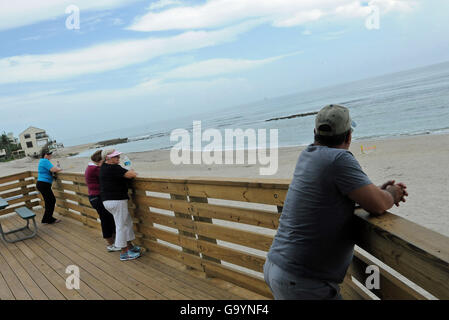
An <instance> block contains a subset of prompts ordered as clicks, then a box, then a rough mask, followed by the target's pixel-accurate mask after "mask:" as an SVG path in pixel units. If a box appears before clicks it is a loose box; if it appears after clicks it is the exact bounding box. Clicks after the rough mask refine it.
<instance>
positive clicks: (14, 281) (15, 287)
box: [0, 255, 31, 300]
mask: <svg viewBox="0 0 449 320" xmlns="http://www.w3.org/2000/svg"><path fill="white" fill-rule="evenodd" d="M0 266H1V267H2V268H1V269H0V274H1V275H2V276H3V279H4V280H5V282H6V283H7V286H8V288H9V290H11V293H12V294H13V295H14V298H15V299H17V300H31V297H30V295H29V294H28V292H27V291H26V289H25V288H24V287H23V284H22V283H21V282H20V280H19V278H17V276H16V274H15V273H14V271H13V270H12V269H11V267H10V266H9V264H8V263H7V262H6V260H5V258H3V256H2V255H0Z"/></svg>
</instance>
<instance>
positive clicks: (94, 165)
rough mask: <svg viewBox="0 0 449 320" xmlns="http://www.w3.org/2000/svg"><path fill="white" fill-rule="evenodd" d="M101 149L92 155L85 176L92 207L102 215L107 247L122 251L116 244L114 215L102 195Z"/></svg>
mask: <svg viewBox="0 0 449 320" xmlns="http://www.w3.org/2000/svg"><path fill="white" fill-rule="evenodd" d="M101 151H102V150H98V151H96V152H95V153H94V154H93V155H92V156H91V157H90V159H91V160H92V162H91V163H89V164H88V166H87V168H86V171H85V172H84V177H85V179H86V184H87V189H88V193H89V202H90V204H91V205H92V207H93V208H94V209H95V210H97V212H98V216H99V217H100V221H101V231H102V233H103V238H104V239H106V242H107V243H108V245H107V246H106V249H107V250H108V251H110V252H111V251H120V248H117V247H116V246H114V235H115V223H114V217H113V216H112V214H111V213H110V212H109V211H108V210H106V208H105V207H104V205H103V202H102V201H101V197H100V167H101V165H102V164H103V159H102V158H101Z"/></svg>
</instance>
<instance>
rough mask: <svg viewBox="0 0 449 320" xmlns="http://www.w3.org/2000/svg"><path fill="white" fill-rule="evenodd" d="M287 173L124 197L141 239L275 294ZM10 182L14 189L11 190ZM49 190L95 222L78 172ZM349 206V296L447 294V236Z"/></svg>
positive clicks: (151, 183)
mask: <svg viewBox="0 0 449 320" xmlns="http://www.w3.org/2000/svg"><path fill="white" fill-rule="evenodd" d="M36 176H37V173H36V172H28V173H21V174H18V175H11V176H8V177H3V178H0V192H3V193H7V194H14V195H17V194H18V192H17V189H18V188H21V189H20V190H24V192H26V195H24V200H27V201H28V202H30V201H33V200H32V199H30V198H26V197H32V196H33V195H31V196H30V195H29V194H30V192H32V191H33V186H31V188H30V187H29V185H28V181H26V180H25V179H30V178H29V177H34V178H35V177H36ZM15 181H18V182H15ZM30 181H31V180H30ZM5 182H9V183H8V185H5V184H4V183H5ZM289 182H290V180H286V179H270V180H268V179H264V180H261V179H228V178H202V177H182V178H167V179H163V178H141V177H139V178H136V179H135V180H134V181H133V182H132V183H131V184H130V187H131V189H130V198H131V200H130V201H129V204H130V205H129V206H130V213H131V215H132V216H133V219H134V222H135V230H136V236H137V238H138V239H137V241H138V243H139V244H141V245H143V246H145V247H147V248H148V249H149V250H150V251H151V250H152V251H154V252H158V253H160V254H162V255H165V256H167V257H169V258H172V259H175V260H178V261H179V262H182V263H183V264H184V265H186V266H187V267H189V268H193V269H197V270H200V271H202V272H204V273H205V275H206V276H210V277H218V278H221V279H224V280H227V281H229V282H232V283H234V284H237V285H239V286H242V287H244V288H246V289H249V290H251V291H254V292H257V293H259V294H262V295H264V296H267V297H272V295H271V292H270V290H269V289H268V287H267V285H266V284H265V282H264V281H263V278H262V271H263V264H264V262H265V257H266V252H267V251H268V249H269V247H270V245H271V241H272V239H273V236H274V233H275V231H276V229H277V227H278V220H279V217H280V214H279V212H280V211H281V210H282V206H283V203H284V200H285V197H286V194H287V190H288V186H289ZM9 185H10V186H11V187H14V188H15V189H14V190H13V191H11V190H9V189H8V186H9ZM27 185H28V186H27ZM53 189H54V193H55V196H56V199H57V203H56V211H57V212H58V213H60V214H63V215H66V216H69V217H71V218H74V219H77V220H78V221H81V222H83V223H84V224H85V225H87V226H90V227H95V228H98V229H99V228H100V225H99V222H98V215H97V213H96V211H95V210H94V209H92V208H91V206H90V203H89V201H88V195H87V186H86V184H85V181H84V176H83V175H82V174H77V173H60V174H58V179H57V180H56V182H55V183H54V185H53ZM0 196H1V193H0ZM28 205H32V206H35V203H34V202H31V204H30V203H29V204H28ZM1 214H2V211H0V215H1ZM355 214H356V216H357V218H356V221H357V230H359V236H358V238H357V242H356V243H357V246H356V250H355V255H354V259H353V262H352V264H351V266H350V268H349V270H348V272H347V275H346V278H345V281H344V282H343V284H342V286H341V287H342V294H343V296H344V297H345V298H346V299H370V298H373V295H375V296H376V297H378V298H380V299H429V298H433V297H436V298H438V299H449V238H448V237H446V236H444V235H441V234H439V233H437V232H434V231H432V230H429V229H426V228H424V227H422V226H419V225H417V224H415V223H413V222H411V221H408V220H406V219H404V218H401V217H399V216H396V215H394V214H391V213H386V214H385V215H383V216H381V217H372V216H370V215H369V214H368V213H366V212H365V211H363V210H362V209H358V210H356V213H355ZM378 260H380V262H379V261H378ZM372 265H374V266H377V267H378V270H379V272H380V274H379V284H380V286H379V287H378V288H376V287H374V288H371V287H369V283H367V279H372V276H371V273H367V267H368V266H372ZM392 269H393V270H394V271H392ZM397 273H399V274H400V275H399V276H398V275H397ZM370 277H371V278H370ZM404 278H405V279H406V280H404ZM410 281H411V282H413V284H410ZM366 285H368V287H367V286H366Z"/></svg>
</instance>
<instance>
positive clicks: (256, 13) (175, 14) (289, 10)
mask: <svg viewBox="0 0 449 320" xmlns="http://www.w3.org/2000/svg"><path fill="white" fill-rule="evenodd" d="M370 4H371V5H373V4H374V5H377V6H379V7H380V8H381V9H382V10H383V11H382V12H389V11H405V10H409V9H410V8H411V6H412V4H413V1H408V0H374V1H371V2H370ZM369 13H370V9H369V8H368V7H367V6H366V5H363V3H362V2H360V1H355V0H332V1H331V0H301V1H299V0H276V1H273V0H208V1H207V2H206V3H204V4H202V5H191V6H181V7H176V8H170V9H167V10H163V11H160V12H151V11H150V12H148V13H147V14H145V15H144V16H142V17H139V18H136V19H135V21H134V22H133V24H132V25H131V26H129V27H128V29H130V30H135V31H161V30H183V29H200V28H216V27H222V26H225V25H229V24H232V23H235V22H237V21H242V20H246V19H252V18H264V19H266V21H268V22H270V23H271V24H272V25H273V26H274V27H293V26H298V25H301V24H304V23H306V22H310V21H316V20H318V19H321V18H323V17H326V16H344V17H348V16H352V17H356V16H361V15H365V16H366V15H367V14H369Z"/></svg>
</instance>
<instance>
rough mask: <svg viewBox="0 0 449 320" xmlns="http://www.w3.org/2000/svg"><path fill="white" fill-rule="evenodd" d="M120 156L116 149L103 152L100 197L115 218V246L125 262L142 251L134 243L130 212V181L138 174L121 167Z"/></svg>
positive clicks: (136, 256)
mask: <svg viewBox="0 0 449 320" xmlns="http://www.w3.org/2000/svg"><path fill="white" fill-rule="evenodd" d="M120 154H121V152H118V151H116V150H114V149H110V150H104V151H103V154H102V155H103V159H105V162H104V163H103V164H102V165H101V168H100V196H101V199H102V201H103V205H104V207H105V208H106V210H108V211H109V212H110V213H111V214H112V215H113V217H114V221H115V227H116V231H115V244H114V245H115V246H116V247H118V248H121V253H120V260H122V261H125V260H132V259H136V258H138V257H139V256H140V255H141V249H140V247H138V246H135V245H133V243H132V241H133V240H134V239H135V235H134V230H133V220H132V218H131V216H130V214H129V212H128V199H129V197H128V181H129V179H133V178H135V177H136V176H137V174H136V172H135V171H134V170H132V169H131V170H126V169H125V168H122V167H121V166H120Z"/></svg>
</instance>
